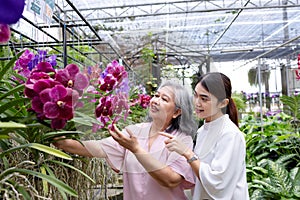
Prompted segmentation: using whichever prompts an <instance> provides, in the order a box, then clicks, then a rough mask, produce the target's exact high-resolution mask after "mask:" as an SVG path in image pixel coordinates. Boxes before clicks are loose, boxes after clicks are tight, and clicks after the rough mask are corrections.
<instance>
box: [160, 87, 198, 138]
mask: <svg viewBox="0 0 300 200" xmlns="http://www.w3.org/2000/svg"><path fill="white" fill-rule="evenodd" d="M167 86H168V87H171V88H172V89H173V91H174V96H175V106H176V108H179V109H181V115H179V116H178V117H177V118H175V119H173V120H172V122H171V126H170V127H169V128H168V130H167V131H168V132H171V131H173V130H178V131H181V132H183V133H185V134H187V135H190V136H192V137H194V135H195V134H196V131H197V124H196V122H195V119H194V116H193V103H192V96H191V94H189V92H188V90H187V89H186V88H185V87H184V86H183V85H181V84H179V83H177V82H176V81H165V82H163V83H162V84H161V85H160V86H159V87H158V89H159V88H163V87H167Z"/></svg>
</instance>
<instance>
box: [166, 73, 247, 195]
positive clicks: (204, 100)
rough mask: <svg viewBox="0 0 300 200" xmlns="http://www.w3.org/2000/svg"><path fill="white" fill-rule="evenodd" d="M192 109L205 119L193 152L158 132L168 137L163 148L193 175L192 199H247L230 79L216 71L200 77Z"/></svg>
mask: <svg viewBox="0 0 300 200" xmlns="http://www.w3.org/2000/svg"><path fill="white" fill-rule="evenodd" d="M194 106H195V113H196V115H197V116H198V117H199V118H201V119H204V125H203V126H201V127H200V128H199V129H198V131H197V140H196V146H195V148H194V150H192V149H191V148H188V147H187V146H186V145H185V144H183V143H182V142H181V141H180V139H178V138H176V137H174V136H171V135H168V134H166V133H161V135H164V136H167V137H169V139H167V140H166V141H165V143H166V147H167V148H168V149H169V150H170V151H175V152H177V153H178V154H180V155H182V156H183V157H185V158H186V159H187V162H188V163H189V164H190V166H191V167H192V169H193V171H194V173H195V175H196V185H195V188H194V191H193V199H194V200H203V199H214V200H220V199H223V200H248V199H249V194H248V186H247V180H246V163H245V156H246V148H245V139H244V135H243V133H242V132H241V131H240V130H239V128H238V117H237V109H236V106H235V104H234V102H233V100H232V98H231V82H230V79H229V78H228V77H227V76H225V75H224V74H222V73H217V72H213V73H207V74H205V75H203V76H201V77H200V79H199V82H198V83H197V85H196V87H195V90H194Z"/></svg>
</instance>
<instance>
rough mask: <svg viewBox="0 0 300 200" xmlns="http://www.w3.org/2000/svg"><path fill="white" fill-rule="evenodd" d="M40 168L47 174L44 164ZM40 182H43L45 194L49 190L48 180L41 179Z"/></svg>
mask: <svg viewBox="0 0 300 200" xmlns="http://www.w3.org/2000/svg"><path fill="white" fill-rule="evenodd" d="M40 169H41V173H42V174H44V175H47V172H46V169H45V167H44V166H41V167H40ZM42 183H43V190H44V194H46V195H47V194H48V192H49V187H48V182H47V180H45V179H43V180H42Z"/></svg>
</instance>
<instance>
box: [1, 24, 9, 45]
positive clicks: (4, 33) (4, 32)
mask: <svg viewBox="0 0 300 200" xmlns="http://www.w3.org/2000/svg"><path fill="white" fill-rule="evenodd" d="M9 39H10V28H9V25H7V24H0V43H6V42H7V41H8V40H9Z"/></svg>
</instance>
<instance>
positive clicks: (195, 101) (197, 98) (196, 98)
mask: <svg viewBox="0 0 300 200" xmlns="http://www.w3.org/2000/svg"><path fill="white" fill-rule="evenodd" d="M194 103H195V105H197V106H201V104H202V101H201V98H199V97H194Z"/></svg>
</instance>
